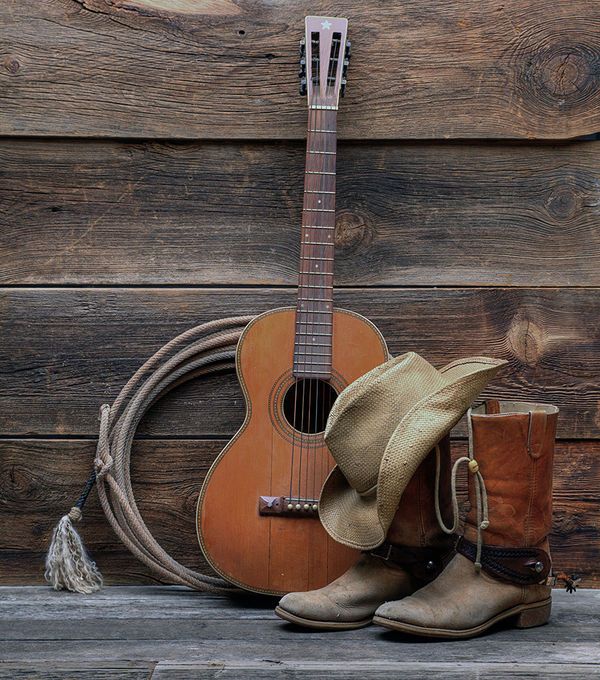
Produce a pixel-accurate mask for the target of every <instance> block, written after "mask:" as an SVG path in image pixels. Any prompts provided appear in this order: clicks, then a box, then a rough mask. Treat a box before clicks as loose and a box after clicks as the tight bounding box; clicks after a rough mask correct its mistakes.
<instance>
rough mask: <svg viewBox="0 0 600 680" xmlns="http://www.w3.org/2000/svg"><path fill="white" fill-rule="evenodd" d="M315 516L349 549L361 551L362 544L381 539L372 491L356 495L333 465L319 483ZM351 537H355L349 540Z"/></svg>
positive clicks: (332, 535)
mask: <svg viewBox="0 0 600 680" xmlns="http://www.w3.org/2000/svg"><path fill="white" fill-rule="evenodd" d="M319 518H320V520H321V523H322V524H323V526H324V527H325V529H326V530H327V533H328V534H329V535H330V536H331V537H332V538H333V539H335V540H336V541H337V542H338V543H342V544H343V545H347V546H348V547H350V548H358V549H359V550H362V549H364V548H363V545H366V544H368V545H372V546H373V547H376V546H378V545H379V544H380V543H382V542H383V541H384V539H385V534H386V532H385V530H384V529H383V527H382V526H381V523H380V521H379V513H378V509H377V496H376V494H375V493H371V494H368V495H361V494H359V493H358V492H357V491H355V490H354V489H353V488H352V487H351V486H350V484H348V480H347V479H346V478H345V477H344V474H343V472H342V471H341V470H340V468H339V467H338V466H337V465H336V466H335V467H334V468H333V470H332V471H331V472H330V473H329V476H328V477H327V479H326V480H325V484H324V485H323V490H322V491H321V499H320V501H319ZM354 536H356V537H358V538H357V540H353V537H354Z"/></svg>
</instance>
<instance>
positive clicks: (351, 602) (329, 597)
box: [275, 437, 452, 630]
mask: <svg viewBox="0 0 600 680" xmlns="http://www.w3.org/2000/svg"><path fill="white" fill-rule="evenodd" d="M440 449H441V456H440V460H441V474H440V489H441V499H440V506H441V508H442V514H443V515H444V517H450V516H451V501H450V499H451V496H450V442H449V439H448V437H446V438H444V439H443V440H442V442H440ZM435 468H436V461H435V452H434V451H432V452H431V453H430V454H429V455H428V456H427V458H426V459H425V460H424V461H423V462H422V463H421V465H420V466H419V467H418V468H417V471H416V472H415V474H414V476H413V477H412V479H411V480H410V482H409V483H408V485H407V487H406V489H405V490H404V493H403V494H402V498H401V500H400V503H399V505H398V510H397V511H396V514H395V516H394V520H393V522H392V525H391V527H390V529H389V531H388V535H387V540H386V542H385V543H383V544H382V545H381V546H379V547H378V548H376V549H375V550H373V551H370V552H364V553H363V554H362V555H361V557H360V559H359V560H358V562H357V563H356V564H355V565H354V566H352V567H351V568H350V569H349V570H348V571H347V572H346V573H345V574H342V576H340V577H339V578H338V579H336V580H335V581H333V582H332V583H330V584H329V585H327V586H325V587H324V588H319V589H318V590H311V591H308V592H303V593H288V594H287V595H285V596H284V597H283V598H282V599H281V601H280V602H279V605H278V607H277V608H276V609H275V612H276V613H277V615H278V616H280V617H281V618H282V619H285V620H286V621H290V622H292V623H296V624H298V625H301V626H307V627H309V628H318V629H324V630H345V629H352V628H361V627H362V626H367V625H369V624H370V623H371V620H372V618H373V614H374V612H375V610H376V609H377V607H379V605H380V604H382V603H383V602H385V601H387V600H397V599H398V598H400V597H405V596H406V595H409V594H410V593H413V592H415V591H416V590H418V589H419V588H421V587H422V586H423V585H425V584H426V583H428V582H429V581H431V580H432V579H433V578H435V577H436V576H437V575H438V574H439V573H440V572H441V570H442V569H443V567H444V564H445V563H446V562H447V561H448V559H449V558H450V556H451V554H452V539H451V538H449V537H448V536H446V535H445V534H444V533H443V532H442V531H441V529H440V527H439V525H438V522H437V519H436V514H435V511H434V494H435V487H434V479H435Z"/></svg>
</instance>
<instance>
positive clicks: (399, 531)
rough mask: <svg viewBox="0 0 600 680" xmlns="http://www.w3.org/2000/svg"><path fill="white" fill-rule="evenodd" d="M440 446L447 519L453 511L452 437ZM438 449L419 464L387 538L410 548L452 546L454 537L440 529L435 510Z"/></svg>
mask: <svg viewBox="0 0 600 680" xmlns="http://www.w3.org/2000/svg"><path fill="white" fill-rule="evenodd" d="M438 446H439V448H440V510H441V513H442V517H443V519H444V520H445V521H446V522H448V521H450V517H451V514H452V501H451V492H450V470H451V462H450V437H449V436H446V437H444V438H443V439H442V440H441V441H440V443H439V444H438ZM434 499H435V449H434V450H433V451H431V452H430V453H429V454H428V455H427V457H426V458H425V460H424V461H423V462H422V463H421V465H419V467H418V468H417V470H416V472H415V474H414V475H413V477H412V479H411V480H410V482H409V483H408V485H407V487H406V489H405V490H404V492H403V494H402V498H401V499H400V503H399V505H398V509H397V510H396V514H395V515H394V519H393V521H392V524H391V526H390V529H389V531H388V535H387V542H388V543H391V544H392V545H395V546H406V547H411V548H429V547H433V548H440V547H445V546H448V547H449V546H450V545H451V544H452V539H451V538H450V537H448V536H446V534H444V532H443V531H442V530H441V529H440V526H439V524H438V521H437V517H436V514H435V501H434Z"/></svg>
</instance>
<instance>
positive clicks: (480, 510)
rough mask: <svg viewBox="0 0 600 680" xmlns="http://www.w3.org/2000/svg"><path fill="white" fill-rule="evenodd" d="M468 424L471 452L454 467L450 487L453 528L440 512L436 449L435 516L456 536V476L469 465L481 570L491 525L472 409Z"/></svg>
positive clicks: (458, 518)
mask: <svg viewBox="0 0 600 680" xmlns="http://www.w3.org/2000/svg"><path fill="white" fill-rule="evenodd" d="M467 424H468V428H469V452H468V455H467V456H461V457H460V458H458V459H457V460H456V462H455V463H454V465H453V466H452V474H451V478H450V487H451V493H452V526H451V527H447V526H446V524H445V523H444V520H443V518H442V513H441V511H440V472H441V452H440V447H439V445H437V446H436V447H435V494H434V498H435V514H436V517H437V521H438V524H439V525H440V528H441V530H442V531H443V532H444V533H446V534H455V533H456V532H457V531H458V526H459V524H460V510H459V507H458V496H457V493H456V476H457V473H458V468H459V467H460V466H461V465H463V464H465V463H466V464H467V467H468V470H469V472H470V473H471V475H473V483H474V484H475V498H476V505H477V554H476V556H475V569H477V571H480V570H481V550H482V548H483V536H482V532H483V531H485V530H486V529H487V528H488V527H489V525H490V523H489V519H488V500H487V491H486V488H485V481H484V479H483V476H482V474H481V472H480V470H479V464H478V462H477V460H476V459H475V457H474V455H473V423H472V420H471V409H469V411H468V413H467Z"/></svg>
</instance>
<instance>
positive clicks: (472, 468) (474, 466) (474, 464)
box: [469, 458, 479, 475]
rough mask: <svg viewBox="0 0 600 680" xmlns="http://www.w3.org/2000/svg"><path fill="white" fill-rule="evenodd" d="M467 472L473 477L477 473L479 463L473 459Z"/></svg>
mask: <svg viewBox="0 0 600 680" xmlns="http://www.w3.org/2000/svg"><path fill="white" fill-rule="evenodd" d="M469 472H470V473H471V474H472V475H474V474H476V473H478V472H479V463H478V462H477V461H476V460H475V458H473V459H472V460H470V461H469Z"/></svg>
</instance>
